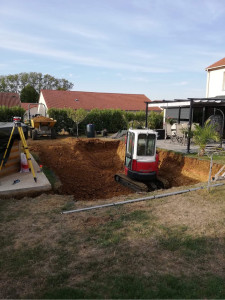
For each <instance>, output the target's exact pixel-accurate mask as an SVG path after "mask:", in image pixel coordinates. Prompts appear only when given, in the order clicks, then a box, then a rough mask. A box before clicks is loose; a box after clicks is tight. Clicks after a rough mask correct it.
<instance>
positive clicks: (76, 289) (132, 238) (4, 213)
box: [0, 186, 225, 299]
mask: <svg viewBox="0 0 225 300" xmlns="http://www.w3.org/2000/svg"><path fill="white" fill-rule="evenodd" d="M131 197H134V195H132V196H131ZM136 197H138V195H136ZM128 198H129V197H128ZM125 199H127V197H125V196H124V197H120V199H118V198H117V199H111V200H107V201H105V202H104V201H97V202H96V201H92V202H88V203H87V202H74V200H73V197H72V196H62V195H54V194H52V195H45V194H44V195H41V196H38V197H36V198H23V199H21V200H16V199H9V200H0V223H1V229H0V230H1V231H0V235H1V236H0V244H1V252H0V266H1V279H0V298H31V299H32V298H42V299H46V298H48V299H53V298H54V299H63V298H64V299H68V298H70V299H71V298H79V299H84V298H85V299H86V298H122V299H125V298H139V299H146V298H161V299H168V298H173V299H178V298H186V299H190V298H192V299H193V298H214V299H215V298H218V299H224V298H225V227H224V223H225V186H221V187H217V188H216V189H212V191H211V192H210V193H208V192H207V190H200V191H197V192H190V193H188V194H183V195H177V196H170V197H167V198H163V199H158V200H149V201H145V202H140V203H135V204H129V205H124V206H120V207H112V208H110V209H109V208H105V209H101V210H93V211H89V212H82V213H76V214H70V215H64V214H61V212H62V211H64V210H69V209H74V208H79V207H84V206H90V205H96V204H100V203H107V202H113V201H119V200H125Z"/></svg>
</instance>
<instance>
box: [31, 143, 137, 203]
mask: <svg viewBox="0 0 225 300" xmlns="http://www.w3.org/2000/svg"><path fill="white" fill-rule="evenodd" d="M29 143H30V150H31V151H33V152H37V153H38V155H39V157H40V160H41V162H42V164H43V165H46V166H48V167H49V168H51V169H52V170H54V172H55V173H56V174H57V176H58V177H59V178H60V180H61V182H62V190H61V192H62V194H67V195H74V198H75V199H76V200H81V199H82V200H91V199H103V198H105V199H107V198H111V197H114V196H119V195H126V194H131V193H132V192H131V191H130V190H129V189H127V188H125V187H123V186H121V185H119V184H118V183H116V182H115V181H114V175H115V174H116V173H118V172H122V171H123V162H124V145H123V143H121V142H120V141H116V140H99V139H75V138H66V139H62V140H59V139H57V140H40V141H35V142H34V141H32V142H31V141H29Z"/></svg>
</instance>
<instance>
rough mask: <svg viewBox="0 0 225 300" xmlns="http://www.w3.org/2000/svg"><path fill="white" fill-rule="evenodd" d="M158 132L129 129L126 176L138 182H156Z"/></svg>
mask: <svg viewBox="0 0 225 300" xmlns="http://www.w3.org/2000/svg"><path fill="white" fill-rule="evenodd" d="M156 140H157V132H155V131H153V130H150V129H129V130H128V132H127V137H126V154H125V174H126V176H128V177H129V178H131V179H134V180H138V181H154V180H155V179H156V177H157V174H158V163H159V157H158V154H157V153H156Z"/></svg>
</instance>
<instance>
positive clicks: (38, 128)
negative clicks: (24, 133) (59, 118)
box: [30, 116, 56, 140]
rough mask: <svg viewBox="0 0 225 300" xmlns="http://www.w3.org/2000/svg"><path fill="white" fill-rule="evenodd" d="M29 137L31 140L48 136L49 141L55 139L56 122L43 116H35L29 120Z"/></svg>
mask: <svg viewBox="0 0 225 300" xmlns="http://www.w3.org/2000/svg"><path fill="white" fill-rule="evenodd" d="M30 123H31V126H30V136H31V137H32V139H33V140H36V139H38V138H39V137H41V136H49V137H50V138H51V139H55V138H56V131H55V129H54V126H55V123H56V120H53V119H51V118H48V117H44V116H36V117H33V118H32V119H31V120H30Z"/></svg>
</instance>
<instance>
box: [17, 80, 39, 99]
mask: <svg viewBox="0 0 225 300" xmlns="http://www.w3.org/2000/svg"><path fill="white" fill-rule="evenodd" d="M38 99H39V94H38V92H37V91H36V90H35V88H34V87H33V86H31V85H30V84H28V85H26V86H25V87H24V88H23V89H22V91H21V93H20V100H21V102H25V103H27V102H28V103H37V102H38Z"/></svg>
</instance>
